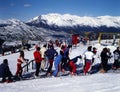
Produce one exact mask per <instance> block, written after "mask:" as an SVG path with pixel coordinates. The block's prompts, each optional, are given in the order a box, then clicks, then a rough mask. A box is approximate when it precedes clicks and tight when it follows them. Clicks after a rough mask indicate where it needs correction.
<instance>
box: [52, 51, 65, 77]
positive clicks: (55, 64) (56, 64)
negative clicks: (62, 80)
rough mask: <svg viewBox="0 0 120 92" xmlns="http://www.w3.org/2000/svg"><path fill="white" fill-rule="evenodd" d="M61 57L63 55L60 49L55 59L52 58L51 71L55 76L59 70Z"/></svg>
mask: <svg viewBox="0 0 120 92" xmlns="http://www.w3.org/2000/svg"><path fill="white" fill-rule="evenodd" d="M62 57H63V51H62V50H60V54H59V55H57V56H56V58H55V60H54V66H55V70H54V72H53V76H55V77H57V76H58V72H59V71H60V63H61V61H62Z"/></svg>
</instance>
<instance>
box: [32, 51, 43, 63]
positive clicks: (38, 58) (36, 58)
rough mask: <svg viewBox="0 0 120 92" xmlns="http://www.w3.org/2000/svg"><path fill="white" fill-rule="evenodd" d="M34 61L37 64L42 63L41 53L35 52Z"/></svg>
mask: <svg viewBox="0 0 120 92" xmlns="http://www.w3.org/2000/svg"><path fill="white" fill-rule="evenodd" d="M34 59H35V62H36V63H39V62H41V61H42V57H41V54H40V52H39V51H35V52H34Z"/></svg>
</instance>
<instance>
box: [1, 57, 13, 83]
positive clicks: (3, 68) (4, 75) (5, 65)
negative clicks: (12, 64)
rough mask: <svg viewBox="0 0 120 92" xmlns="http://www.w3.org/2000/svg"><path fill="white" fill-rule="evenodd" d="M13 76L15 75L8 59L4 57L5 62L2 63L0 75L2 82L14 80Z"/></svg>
mask: <svg viewBox="0 0 120 92" xmlns="http://www.w3.org/2000/svg"><path fill="white" fill-rule="evenodd" d="M12 76H13V75H12V73H11V71H10V69H9V66H8V60H7V59H4V60H3V63H2V64H1V65H0V77H2V82H8V83H9V82H12V79H11V77H12ZM7 78H8V79H7Z"/></svg>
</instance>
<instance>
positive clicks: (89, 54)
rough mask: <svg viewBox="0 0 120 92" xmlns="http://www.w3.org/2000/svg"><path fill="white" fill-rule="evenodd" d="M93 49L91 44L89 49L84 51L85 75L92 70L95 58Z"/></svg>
mask: <svg viewBox="0 0 120 92" xmlns="http://www.w3.org/2000/svg"><path fill="white" fill-rule="evenodd" d="M91 49H92V46H89V47H88V48H87V51H86V52H85V53H84V59H85V65H84V74H85V75H86V73H88V72H89V71H90V69H91V64H92V60H93V59H94V58H95V57H94V54H93V52H92V51H91Z"/></svg>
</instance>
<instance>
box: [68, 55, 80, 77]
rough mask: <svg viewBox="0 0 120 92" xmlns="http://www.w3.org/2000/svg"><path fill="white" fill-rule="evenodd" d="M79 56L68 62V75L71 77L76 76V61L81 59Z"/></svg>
mask: <svg viewBox="0 0 120 92" xmlns="http://www.w3.org/2000/svg"><path fill="white" fill-rule="evenodd" d="M81 58H82V57H81V55H79V56H76V57H75V58H73V59H71V60H70V61H69V62H68V66H69V68H70V74H71V75H75V74H76V64H75V63H76V62H77V61H78V59H81Z"/></svg>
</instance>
